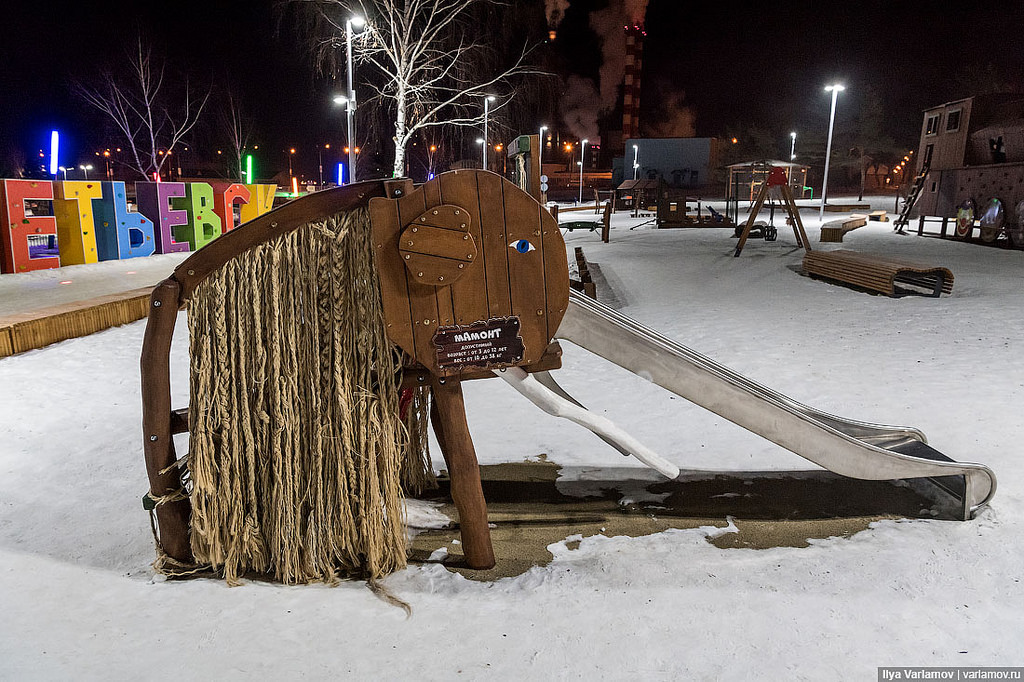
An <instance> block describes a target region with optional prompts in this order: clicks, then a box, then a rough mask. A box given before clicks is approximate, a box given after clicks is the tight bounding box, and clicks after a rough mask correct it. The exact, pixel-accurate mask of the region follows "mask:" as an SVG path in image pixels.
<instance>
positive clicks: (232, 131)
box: [220, 90, 253, 182]
mask: <svg viewBox="0 0 1024 682" xmlns="http://www.w3.org/2000/svg"><path fill="white" fill-rule="evenodd" d="M220 127H221V131H222V132H223V134H225V135H226V136H227V138H228V142H229V144H230V145H231V155H232V161H233V162H234V168H232V169H231V170H232V172H233V173H234V175H235V179H237V180H238V181H239V182H244V181H245V169H244V168H243V167H242V156H243V155H244V154H245V150H246V149H247V148H248V146H249V138H250V137H252V131H253V125H252V121H251V119H250V118H249V117H248V116H246V114H245V112H244V111H243V110H242V106H241V104H240V103H239V101H238V98H237V97H236V96H235V95H234V93H232V92H231V91H230V90H229V91H228V93H227V103H226V105H225V107H224V108H223V109H221V111H220Z"/></svg>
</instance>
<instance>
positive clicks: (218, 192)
mask: <svg viewBox="0 0 1024 682" xmlns="http://www.w3.org/2000/svg"><path fill="white" fill-rule="evenodd" d="M210 186H211V187H212V188H213V210H214V212H215V213H216V214H217V215H218V216H220V224H221V228H222V229H223V230H224V231H225V232H230V231H231V230H233V229H235V227H237V225H236V224H235V204H236V203H239V204H242V206H245V205H246V204H248V203H249V197H250V193H249V188H248V187H246V186H245V185H243V184H241V183H238V182H211V183H210Z"/></svg>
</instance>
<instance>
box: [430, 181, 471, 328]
mask: <svg viewBox="0 0 1024 682" xmlns="http://www.w3.org/2000/svg"><path fill="white" fill-rule="evenodd" d="M421 189H422V190H423V197H424V200H425V201H426V204H427V208H428V209H430V208H433V207H434V206H440V205H441V203H442V202H441V182H440V180H437V179H434V180H431V181H429V182H426V183H424V184H423V186H422V188H421ZM471 219H472V217H471ZM434 295H435V297H436V298H437V323H438V324H439V325H452V324H455V309H454V305H453V303H452V290H451V287H450V286H445V287H438V288H437V291H436V292H435V293H434Z"/></svg>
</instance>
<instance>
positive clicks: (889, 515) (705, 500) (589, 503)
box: [410, 461, 956, 581]
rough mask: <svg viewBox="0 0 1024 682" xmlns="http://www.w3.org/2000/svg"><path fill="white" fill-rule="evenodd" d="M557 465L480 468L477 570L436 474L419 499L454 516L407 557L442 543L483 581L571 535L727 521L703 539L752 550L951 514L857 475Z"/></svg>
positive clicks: (454, 560)
mask: <svg viewBox="0 0 1024 682" xmlns="http://www.w3.org/2000/svg"><path fill="white" fill-rule="evenodd" d="M559 471H560V467H559V466H558V465H557V464H553V463H550V462H532V461H531V462H523V463H516V464H500V465H494V466H482V467H481V475H482V478H483V488H484V495H485V496H486V498H487V503H488V519H489V521H490V524H491V540H492V542H493V545H494V552H495V556H496V559H497V564H496V565H495V567H494V568H492V569H489V570H484V571H480V570H472V569H469V568H467V567H466V566H465V564H464V561H463V557H462V554H461V551H460V545H459V544H458V539H459V528H458V525H457V519H458V513H457V512H456V510H455V507H454V505H453V504H451V501H450V498H449V497H448V496H447V494H448V480H447V478H446V477H444V476H442V477H441V479H439V485H440V487H439V489H438V490H437V491H435V492H434V493H431V494H429V495H424V496H423V499H427V500H434V501H437V502H440V503H441V504H442V506H441V511H442V512H444V513H445V514H447V515H448V517H449V518H451V519H453V520H456V521H453V523H452V524H451V525H450V526H449V527H448V528H443V529H432V530H427V531H424V532H422V533H420V534H419V535H417V536H416V537H415V538H414V540H413V549H412V555H411V557H410V561H411V563H413V564H417V563H425V562H427V560H428V557H430V555H431V554H432V553H434V552H436V551H437V550H439V549H440V548H445V550H446V551H447V557H446V558H445V559H444V560H443V564H444V565H445V566H446V567H447V568H448V569H449V570H451V571H455V572H458V573H460V574H462V575H464V576H465V577H467V578H470V579H472V580H479V581H492V580H497V579H499V578H504V577H511V576H516V575H520V574H522V573H525V572H526V571H528V570H529V569H530V568H531V567H533V566H544V565H546V564H547V563H548V562H550V561H551V559H552V558H553V557H552V554H551V552H549V551H548V549H547V547H548V546H549V545H551V544H552V543H556V542H560V541H562V540H565V539H566V538H569V537H572V536H576V535H579V536H582V537H584V538H586V537H590V536H594V535H605V536H608V537H611V536H620V535H626V536H630V537H641V536H644V535H650V534H652V533H659V532H662V531H665V530H668V529H672V528H680V529H685V528H698V527H702V526H715V527H718V528H725V527H726V526H728V524H729V522H730V520H731V521H732V522H733V523H734V524H735V527H736V528H737V529H738V532H728V533H721V534H711V535H713V536H714V537H709V540H708V541H709V542H711V543H712V544H714V545H715V546H717V547H719V548H721V549H723V550H730V549H754V550H756V549H766V548H771V547H806V546H808V545H809V541H810V540H812V539H816V538H827V537H849V536H851V535H853V534H854V533H857V532H859V531H861V530H864V529H866V528H867V527H868V526H869V525H870V524H871V523H872V522H874V521H879V520H883V519H899V518H911V519H914V518H921V517H923V516H924V517H928V518H950V519H953V518H956V517H955V514H954V513H952V512H951V510H949V509H946V508H944V501H943V500H936V499H934V498H931V497H926V496H925V494H924V493H925V492H926V490H924V489H922V488H921V487H920V486H918V485H916V484H915V485H910V484H908V483H905V482H901V481H861V480H855V479H848V478H843V477H840V476H838V475H835V474H832V473H829V472H826V471H794V472H771V473H764V472H731V473H727V474H725V473H723V474H708V473H703V472H702V473H699V474H687V473H685V472H684V473H683V474H681V475H680V477H679V478H677V479H675V480H673V481H662V482H652V481H650V480H635V479H629V478H626V477H623V476H622V475H621V474H622V473H623V472H624V471H628V470H624V469H609V470H608V473H609V474H610V475H609V476H607V477H605V478H607V480H603V479H602V477H601V476H600V475H599V474H600V473H601V472H600V470H599V471H597V472H590V474H589V475H588V477H587V480H585V481H584V480H580V481H573V480H559ZM595 473H596V474H598V476H597V477H596V478H595V476H594V474H595ZM567 546H568V547H569V548H570V549H571V548H573V543H572V542H570V543H567ZM442 553H443V552H442ZM683 560H685V557H680V561H683Z"/></svg>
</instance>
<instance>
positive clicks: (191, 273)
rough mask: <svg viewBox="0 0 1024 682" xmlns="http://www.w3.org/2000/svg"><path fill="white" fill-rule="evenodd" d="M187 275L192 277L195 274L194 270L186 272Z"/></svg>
mask: <svg viewBox="0 0 1024 682" xmlns="http://www.w3.org/2000/svg"><path fill="white" fill-rule="evenodd" d="M188 274H190V275H194V274H196V271H195V270H189V271H188Z"/></svg>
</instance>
